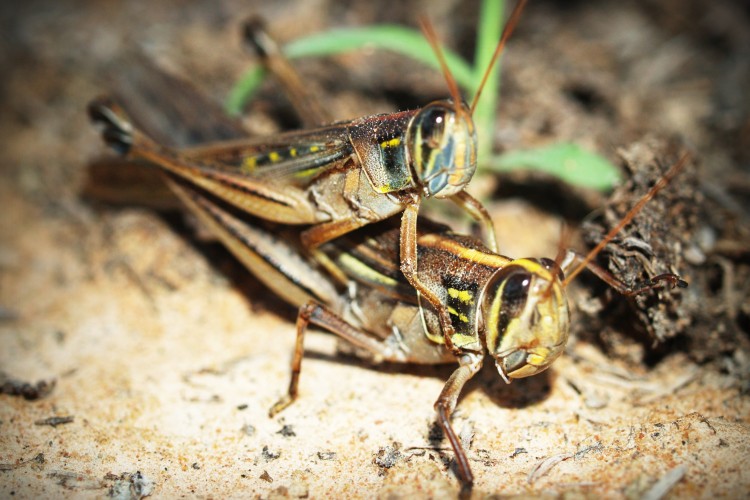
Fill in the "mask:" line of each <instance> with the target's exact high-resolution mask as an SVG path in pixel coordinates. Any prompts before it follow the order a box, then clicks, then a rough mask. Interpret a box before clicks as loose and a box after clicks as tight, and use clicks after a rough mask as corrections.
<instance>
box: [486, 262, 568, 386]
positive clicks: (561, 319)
mask: <svg viewBox="0 0 750 500" xmlns="http://www.w3.org/2000/svg"><path fill="white" fill-rule="evenodd" d="M552 268H553V265H552V261H550V260H549V259H542V260H537V259H516V260H514V261H511V262H510V263H509V264H508V265H507V266H505V267H503V268H502V269H501V270H499V271H497V272H496V273H495V275H494V276H493V277H492V278H491V279H490V281H489V283H488V284H487V288H486V289H485V292H484V298H483V299H482V300H483V302H482V311H483V316H484V325H485V338H486V345H487V350H488V351H489V352H490V353H491V354H492V356H493V357H494V358H495V365H496V366H497V369H498V371H499V372H500V375H501V376H502V377H503V379H505V381H506V382H507V381H508V379H509V378H523V377H528V376H531V375H535V374H537V373H540V372H542V371H544V370H546V369H547V368H549V366H550V365H551V364H552V362H553V361H554V360H555V359H557V357H558V356H560V354H562V352H563V351H564V350H565V344H566V342H567V341H568V328H569V312H568V301H567V298H566V296H565V291H564V288H563V286H562V282H561V279H562V276H561V274H562V273H556V272H553V271H552Z"/></svg>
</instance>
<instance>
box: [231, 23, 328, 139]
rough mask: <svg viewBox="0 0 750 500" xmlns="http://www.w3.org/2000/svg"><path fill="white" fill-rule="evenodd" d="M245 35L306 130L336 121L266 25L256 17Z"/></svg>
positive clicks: (248, 26) (247, 27) (244, 28)
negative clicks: (307, 84) (307, 85)
mask: <svg viewBox="0 0 750 500" xmlns="http://www.w3.org/2000/svg"><path fill="white" fill-rule="evenodd" d="M243 35H244V39H245V43H246V44H247V45H248V46H249V47H250V48H251V49H253V50H254V51H255V53H256V54H257V55H258V57H260V59H261V61H262V62H263V66H265V68H266V69H267V70H268V71H269V72H270V73H271V74H272V75H273V76H274V78H276V80H278V82H279V83H280V84H281V87H282V89H283V90H284V92H285V93H286V95H287V97H288V98H289V101H290V102H291V103H292V106H293V107H294V110H295V111H296V112H297V115H299V117H300V118H301V119H302V121H303V122H304V124H305V125H306V126H315V125H320V124H322V123H331V122H332V121H333V120H332V119H331V117H330V116H329V114H328V112H327V111H326V108H325V107H324V106H322V105H321V103H320V101H319V100H318V99H316V98H315V96H314V95H313V94H312V93H311V92H310V91H309V90H308V87H306V86H305V85H304V83H303V82H302V78H300V76H299V74H298V73H297V71H296V70H295V69H294V66H292V64H291V63H290V62H289V60H288V59H287V58H286V56H284V53H283V52H282V51H281V48H280V47H279V44H278V43H276V41H275V40H274V39H273V38H272V37H271V36H270V35H269V34H268V32H267V31H266V26H265V23H264V22H263V21H262V20H261V19H259V18H257V17H256V18H251V19H249V20H247V21H246V22H245V25H244V27H243Z"/></svg>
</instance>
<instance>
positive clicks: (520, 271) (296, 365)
mask: <svg viewBox="0 0 750 500" xmlns="http://www.w3.org/2000/svg"><path fill="white" fill-rule="evenodd" d="M686 161H687V156H685V157H683V158H682V159H681V161H680V162H679V163H677V164H676V165H675V166H673V167H672V168H671V169H670V170H669V172H668V173H667V174H665V176H664V177H663V178H662V179H661V180H660V181H659V182H658V183H657V184H656V185H655V186H654V187H653V188H652V189H651V191H650V192H649V193H648V194H647V195H645V196H644V197H643V199H642V200H641V201H640V202H639V203H638V204H636V206H634V207H633V209H631V210H630V212H629V213H628V214H627V215H626V216H625V217H624V218H623V220H622V221H621V223H620V224H619V225H618V226H617V227H615V228H614V229H613V231H611V232H610V233H609V234H608V235H607V236H606V237H605V238H604V239H603V240H602V242H601V243H600V244H599V245H598V246H597V247H596V248H594V249H593V250H592V251H591V252H590V253H589V254H588V255H586V256H582V255H580V254H578V253H576V252H575V251H572V250H568V251H567V252H564V253H563V252H560V255H559V256H558V258H557V259H555V260H554V261H553V260H551V259H536V258H521V259H511V258H509V257H505V256H503V255H500V254H498V253H496V252H493V251H491V250H489V249H488V248H487V247H486V246H485V245H484V244H483V243H482V242H481V241H479V240H477V239H475V238H473V237H469V236H461V235H458V234H454V233H452V232H451V231H450V230H449V229H448V228H447V227H445V226H442V225H438V224H435V223H432V222H430V221H429V220H428V219H426V218H425V217H422V218H421V219H420V228H419V231H418V233H417V238H416V244H417V249H418V251H419V253H420V259H421V261H422V262H423V264H424V266H423V268H422V271H421V276H420V279H422V280H423V281H424V283H426V284H427V286H429V287H430V288H431V290H432V291H433V293H435V295H436V296H438V297H439V300H440V304H441V306H442V307H443V308H445V309H447V310H448V311H449V314H450V320H451V322H452V323H453V329H452V333H450V334H449V333H447V332H446V331H445V330H444V329H443V328H442V326H441V322H440V318H439V312H438V308H436V307H434V306H432V304H430V303H425V302H423V301H421V300H420V295H419V293H418V292H417V291H416V290H415V289H414V288H413V287H411V286H410V284H409V282H408V281H407V280H406V278H405V276H404V275H403V274H402V273H401V271H400V263H399V252H400V231H401V229H400V227H399V226H398V225H397V224H393V221H384V222H380V223H377V224H373V225H369V226H368V227H365V228H362V229H360V230H358V231H356V232H353V233H351V234H348V235H345V236H343V237H340V238H338V239H336V240H333V241H330V242H328V243H326V244H324V245H322V246H321V247H320V252H319V253H312V254H311V253H309V252H306V251H305V249H304V247H303V245H302V244H301V243H300V240H299V238H296V237H294V236H295V235H298V233H299V230H295V229H294V228H290V227H289V226H285V225H273V224H269V223H268V222H267V221H262V220H259V219H257V218H254V217H252V216H250V215H248V214H247V213H245V212H243V211H241V210H238V209H237V208H236V207H234V206H232V205H231V204H228V203H227V202H226V201H224V200H222V199H220V198H218V197H216V196H214V195H212V194H211V193H209V192H207V191H205V190H202V189H200V188H196V187H195V186H194V185H193V184H192V183H190V182H187V181H186V180H184V179H182V178H180V177H179V176H176V175H174V174H172V173H166V174H165V176H164V177H165V179H166V181H167V184H168V185H169V187H170V188H171V189H172V190H173V191H174V193H175V194H176V195H177V196H178V198H180V199H181V201H182V202H183V203H184V204H185V206H186V207H187V208H188V209H189V210H190V211H191V212H192V213H193V214H195V215H196V216H197V217H198V218H199V220H201V221H202V223H204V224H205V225H206V226H207V227H208V228H209V230H210V231H211V232H212V233H213V234H214V235H215V236H216V237H217V238H219V240H221V242H222V243H223V244H224V245H225V246H226V247H227V248H228V249H229V250H230V251H231V252H232V253H233V254H234V255H235V256H236V257H237V258H238V259H239V260H240V261H241V262H242V263H243V264H244V265H245V267H247V269H248V270H250V272H252V273H253V274H254V275H255V276H256V278H257V279H259V280H260V281H261V282H263V283H264V284H265V285H266V286H268V287H269V288H270V289H271V290H273V291H274V292H275V293H277V294H278V295H279V296H280V297H281V298H283V299H284V300H286V301H287V302H289V303H290V304H292V305H294V306H297V307H299V313H298V316H297V338H296V342H295V349H294V354H293V359H292V366H291V380H290V382H289V388H288V391H287V394H286V395H285V396H284V397H283V398H281V399H280V400H279V401H278V402H277V403H276V404H275V405H274V406H273V407H272V408H271V410H270V412H269V413H270V416H274V415H276V414H277V413H278V412H280V411H282V410H283V409H285V408H286V407H288V406H289V405H290V404H291V403H292V402H293V401H294V400H295V399H296V398H297V395H298V387H299V377H300V373H301V364H302V358H303V354H304V337H305V332H306V330H307V328H308V327H309V326H310V325H314V326H317V327H320V328H322V329H324V330H327V331H329V332H331V333H333V334H335V335H337V336H339V337H340V338H342V339H344V340H345V341H348V342H349V343H351V344H353V345H354V346H356V347H358V348H359V349H360V350H364V351H365V352H367V353H369V354H370V355H371V356H372V357H373V358H374V359H376V360H378V361H387V362H399V363H407V362H408V363H419V364H439V363H450V362H455V361H458V367H457V368H456V369H455V371H454V372H453V374H452V375H451V376H450V378H449V379H448V380H447V381H446V383H445V385H444V387H443V390H442V391H441V393H440V395H439V396H438V398H437V400H436V402H435V410H436V412H437V416H438V422H439V424H440V426H441V428H442V429H443V431H444V433H445V435H446V437H447V438H448V441H449V442H450V444H451V447H452V448H453V451H454V453H455V459H456V464H457V472H458V476H459V478H460V480H461V481H462V483H463V484H464V485H466V486H467V487H470V486H471V484H472V483H473V480H474V478H473V474H472V471H471V467H470V465H469V460H468V457H467V454H466V452H465V450H464V449H463V447H462V445H461V442H460V441H459V439H458V437H457V435H456V433H455V431H454V430H453V427H452V425H451V415H452V413H453V411H454V409H455V407H456V403H457V400H458V397H459V395H460V393H461V390H462V388H463V386H464V385H465V384H466V382H467V381H468V380H469V379H471V378H472V377H473V376H474V375H475V374H476V373H477V372H478V371H479V370H480V368H481V367H482V364H483V361H484V358H485V356H486V355H487V354H489V355H490V357H491V358H492V359H493V361H494V364H495V366H496V368H497V371H498V373H499V375H500V376H501V377H502V378H503V380H505V381H506V382H508V383H509V382H510V381H511V380H512V379H515V378H523V377H528V376H532V375H535V374H537V373H540V372H542V371H544V370H545V369H547V368H548V367H549V366H550V365H551V364H552V362H553V361H554V360H555V359H557V358H558V357H559V356H560V355H561V354H562V352H563V351H564V349H565V345H566V342H567V340H568V334H569V325H570V314H569V309H568V302H567V297H566V294H565V290H566V287H567V285H568V284H569V283H570V282H571V280H572V279H573V278H574V277H575V276H576V275H577V274H578V273H580V272H581V271H582V270H583V269H586V268H588V269H589V270H590V271H592V272H593V273H594V274H595V275H596V276H598V277H599V278H601V279H602V280H604V281H605V282H606V283H607V284H609V285H610V286H611V287H613V288H614V289H615V290H616V291H618V292H620V293H622V294H624V295H635V294H639V293H643V292H645V291H647V290H651V289H653V288H656V287H659V286H662V285H664V284H667V285H671V286H673V287H674V286H678V287H685V286H687V284H686V283H685V282H684V281H682V280H681V279H680V278H679V277H678V276H677V275H674V274H662V275H659V276H656V277H653V278H651V279H649V280H646V281H644V282H641V283H639V284H636V285H634V286H632V287H629V286H627V285H626V284H624V283H622V282H621V281H620V280H618V279H617V278H616V277H614V276H612V275H611V274H610V273H608V272H607V271H606V270H604V269H603V268H601V267H599V266H598V265H596V264H594V263H593V262H592V259H593V258H594V257H595V256H596V254H597V253H598V252H599V251H600V250H601V248H603V247H604V246H605V245H606V243H607V242H609V241H611V240H612V238H614V237H615V236H616V234H617V232H618V231H619V230H620V229H622V227H623V226H624V225H625V224H627V222H629V220H631V219H632V218H633V216H634V215H635V214H636V213H637V212H638V211H639V210H640V209H641V208H642V207H643V205H644V204H645V203H646V202H647V201H648V200H649V199H650V198H652V197H653V196H654V195H655V194H656V192H658V191H659V190H660V189H662V188H663V187H664V186H665V185H666V183H667V182H668V181H669V180H670V179H671V178H672V177H674V175H676V173H677V172H678V171H679V170H680V168H682V166H683V165H684V164H685V162H686ZM290 235H291V237H290ZM321 255H322V256H323V259H324V260H325V262H321V260H320V257H321ZM331 266H334V267H335V272H331ZM339 276H344V277H345V278H346V282H345V283H344V285H345V286H341V281H340V278H339ZM449 335H450V336H449Z"/></svg>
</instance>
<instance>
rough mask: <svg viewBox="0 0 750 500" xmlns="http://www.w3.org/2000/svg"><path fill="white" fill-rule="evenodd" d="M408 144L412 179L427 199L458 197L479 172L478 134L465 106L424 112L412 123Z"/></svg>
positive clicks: (434, 106) (440, 104)
mask: <svg viewBox="0 0 750 500" xmlns="http://www.w3.org/2000/svg"><path fill="white" fill-rule="evenodd" d="M407 144H408V145H409V149H408V154H409V164H410V167H411V172H412V179H413V181H414V183H415V184H416V185H417V186H419V187H420V188H421V189H422V191H423V193H424V195H425V196H426V197H430V196H435V197H438V198H446V197H448V196H452V195H454V194H456V193H458V192H459V191H461V190H463V188H464V187H465V186H466V184H468V182H469V181H470V180H471V177H472V176H473V175H474V171H475V170H476V168H477V134H476V131H475V130H474V122H473V120H472V119H471V112H470V111H469V108H468V107H467V106H466V104H465V103H463V102H462V103H460V104H459V105H455V104H454V103H453V102H451V101H436V102H433V103H430V104H428V105H427V106H425V107H424V108H422V109H421V110H420V111H419V112H418V113H417V114H416V115H414V118H412V120H411V122H410V123H409V128H408V130H407Z"/></svg>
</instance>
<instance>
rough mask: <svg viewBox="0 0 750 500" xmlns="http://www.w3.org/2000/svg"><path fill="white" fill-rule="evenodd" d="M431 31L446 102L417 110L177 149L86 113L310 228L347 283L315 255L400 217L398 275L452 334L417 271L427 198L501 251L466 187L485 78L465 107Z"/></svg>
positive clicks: (222, 193)
mask: <svg viewBox="0 0 750 500" xmlns="http://www.w3.org/2000/svg"><path fill="white" fill-rule="evenodd" d="M524 4H525V0H521V1H520V2H519V3H518V4H517V5H516V7H515V9H514V11H513V13H512V14H511V17H510V20H509V21H508V23H507V25H506V27H505V29H504V31H503V34H502V36H501V39H500V41H499V42H498V45H497V47H496V50H495V54H494V57H493V63H491V64H490V66H489V67H488V68H487V71H486V73H485V81H486V77H487V75H488V74H489V72H490V71H491V69H492V65H493V64H494V61H496V60H497V58H498V57H499V54H500V53H501V51H502V48H503V47H504V45H505V43H506V41H507V39H508V38H509V36H510V34H511V32H512V31H513V29H514V27H515V25H516V24H517V22H518V18H519V16H520V13H521V11H522V9H523V6H524ZM245 30H246V36H248V38H249V39H250V43H251V44H252V45H253V46H255V47H256V49H257V50H258V52H259V53H260V54H261V56H262V58H263V60H264V61H265V64H266V66H267V67H268V68H269V69H271V71H272V72H274V73H276V74H277V76H278V77H279V79H280V80H281V81H282V82H283V84H284V87H287V88H290V89H291V91H290V94H291V95H292V96H293V101H294V102H299V101H304V100H306V96H307V93H306V91H305V89H304V88H303V86H302V85H301V80H300V79H299V78H298V77H297V76H296V74H295V73H294V71H293V69H292V68H291V66H290V65H289V64H288V62H286V60H285V59H283V57H282V56H281V52H280V51H279V50H278V49H277V47H276V45H275V44H274V43H273V41H272V40H271V39H270V38H269V37H268V36H267V35H266V34H265V33H263V32H262V31H259V29H258V27H257V26H255V25H254V24H252V23H250V24H248V25H246V28H245ZM424 30H425V32H426V34H427V35H428V39H429V40H430V42H431V43H432V45H433V48H434V50H435V52H436V54H437V56H438V59H439V61H440V62H441V65H442V67H443V73H444V75H445V77H446V80H447V82H448V86H449V88H450V93H451V99H448V100H443V101H436V102H433V103H430V104H428V105H427V106H425V107H423V108H421V109H417V110H411V111H402V112H397V113H391V114H385V115H376V116H369V117H364V118H359V119H356V120H353V121H347V122H338V123H333V124H331V125H326V126H322V127H317V128H310V129H305V130H301V131H293V132H287V133H282V134H279V135H276V136H273V137H263V138H257V139H244V140H239V141H229V142H219V143H210V144H206V145H203V146H198V147H193V148H187V149H181V150H175V149H172V148H168V147H165V146H163V145H160V144H157V143H156V142H155V141H153V140H151V139H150V138H148V137H147V136H146V135H145V134H144V133H142V132H141V131H139V130H138V129H136V128H135V127H134V126H133V124H132V121H131V120H130V119H129V118H128V117H127V116H126V115H125V114H124V112H123V110H122V109H119V108H118V107H117V106H116V105H115V104H114V103H112V102H108V101H97V102H94V103H92V105H91V106H90V108H89V111H90V114H91V116H92V117H93V119H94V120H95V121H99V122H102V123H104V124H105V131H104V134H103V136H104V138H105V140H106V141H107V142H108V143H110V145H112V146H113V147H114V148H115V149H116V150H117V151H119V152H120V153H121V154H123V155H127V156H128V157H129V158H133V159H140V160H145V161H147V162H149V163H153V164H155V165H157V166H159V167H161V169H162V170H164V171H165V172H168V173H170V174H172V175H175V176H177V177H180V178H182V179H183V180H185V181H187V182H188V183H190V184H192V185H193V186H195V187H197V188H200V189H202V190H205V191H207V192H208V193H210V194H212V195H214V196H216V197H219V198H221V199H222V200H224V201H226V202H227V203H229V204H231V205H234V206H235V207H237V208H239V209H240V210H242V211H245V212H247V213H249V214H252V215H254V216H257V217H259V218H262V219H265V220H268V221H272V222H276V223H281V224H289V225H307V226H308V227H307V228H306V229H305V230H304V231H303V232H301V234H300V236H299V237H300V238H301V241H302V244H303V246H304V247H305V248H306V249H307V250H308V251H312V252H317V253H318V259H319V261H320V262H321V263H323V264H324V265H328V267H329V268H330V270H331V272H333V273H336V276H337V277H338V279H339V281H342V282H346V281H347V278H346V277H345V276H343V275H341V274H340V273H338V268H337V266H335V265H333V264H332V263H330V262H328V261H327V260H326V259H325V254H324V253H321V252H318V251H317V249H318V248H319V247H320V246H321V245H322V244H324V243H326V242H328V241H331V240H333V239H335V238H337V237H339V236H341V235H344V234H346V233H349V232H351V231H354V230H356V229H358V228H360V227H363V226H365V225H367V224H371V223H373V222H377V221H381V220H384V219H387V218H389V217H391V216H394V215H396V214H399V213H403V215H402V219H401V232H400V239H399V241H400V259H399V262H400V267H401V270H402V272H403V273H404V275H405V276H406V278H407V280H408V281H409V283H410V284H411V285H412V286H413V287H414V288H416V290H417V291H418V292H419V293H420V294H421V297H422V298H423V299H424V300H426V301H427V302H429V303H430V304H432V305H433V306H434V307H436V308H437V310H438V315H439V317H440V322H441V325H442V327H443V329H444V330H446V331H450V330H451V329H452V328H453V325H452V322H451V321H450V317H449V312H448V310H447V309H445V308H444V307H442V306H441V301H440V297H439V296H438V295H436V293H435V291H434V290H433V289H432V288H431V287H430V286H428V285H427V284H426V283H424V282H422V280H421V279H420V274H419V273H418V251H417V243H416V234H417V219H418V213H419V208H420V204H421V200H422V199H423V198H430V197H434V198H448V199H450V200H451V201H453V202H454V203H455V204H457V205H458V206H459V207H461V208H462V209H463V210H465V211H466V212H467V213H469V215H471V216H472V217H473V218H474V219H476V220H477V221H479V222H480V224H481V227H482V229H483V232H484V238H485V240H486V242H487V245H488V246H489V248H490V249H492V250H495V251H496V250H497V243H496V240H495V235H494V228H493V226H492V221H491V220H490V217H489V214H488V213H487V211H486V210H485V208H484V207H483V206H482V205H481V203H480V202H479V201H478V200H476V199H474V198H473V197H472V196H470V195H469V194H468V193H467V192H466V191H464V188H465V186H466V185H467V184H468V182H469V181H470V179H471V178H472V176H473V174H474V172H475V170H476V150H477V147H476V131H475V128H474V123H473V121H472V118H471V115H472V111H473V109H474V107H475V106H476V102H477V99H478V97H479V94H480V91H481V87H482V86H483V85H484V83H482V85H481V86H480V89H479V90H478V91H477V94H476V95H475V97H474V102H473V104H472V105H471V107H469V106H468V105H467V104H466V103H464V102H463V101H462V100H461V97H460V94H459V91H458V88H457V86H456V83H455V81H454V80H453V78H452V76H451V75H450V72H449V71H448V70H447V66H446V65H445V62H444V60H443V58H442V55H441V52H440V49H439V47H438V45H437V42H436V36H435V34H434V32H433V31H432V29H431V28H430V27H429V24H427V23H425V24H424ZM294 96H296V97H297V98H295V97H294ZM300 96H301V97H300ZM320 109H321V107H319V106H312V107H309V106H308V107H302V110H303V112H304V113H305V114H306V115H308V117H309V116H310V115H313V116H312V118H311V119H310V118H308V122H310V121H316V119H317V118H319V117H320V116H321V115H323V114H324V112H322V111H320ZM448 338H449V339H450V338H452V336H450V335H449V336H448ZM449 342H452V340H449ZM456 349H458V348H457V347H456ZM456 352H457V351H456Z"/></svg>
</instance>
